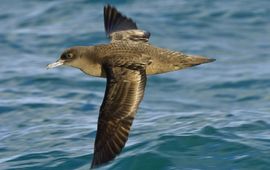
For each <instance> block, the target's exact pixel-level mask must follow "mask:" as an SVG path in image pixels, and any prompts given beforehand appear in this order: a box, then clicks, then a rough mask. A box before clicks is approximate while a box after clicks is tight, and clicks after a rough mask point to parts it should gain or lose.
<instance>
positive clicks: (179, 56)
mask: <svg viewBox="0 0 270 170" xmlns="http://www.w3.org/2000/svg"><path fill="white" fill-rule="evenodd" d="M104 26H105V31H106V34H107V36H108V37H109V38H110V39H111V43H109V44H101V45H96V46H86V47H83V46H77V47H71V48H69V49H67V50H65V51H64V52H63V54H62V55H61V57H60V59H59V60H57V62H55V63H52V64H49V65H48V68H53V67H57V66H60V65H69V66H72V67H76V68H79V69H80V70H82V71H83V72H84V73H86V74H88V75H91V76H97V77H106V78H107V86H106V91H105V96H104V99H103V102H102V105H101V108H100V113H99V118H98V127H97V135H96V140H95V149H94V156H93V161H92V166H91V167H92V168H94V167H96V166H100V165H102V164H104V163H107V162H109V161H110V160H112V159H114V158H115V156H116V155H117V154H119V153H120V152H121V150H122V149H123V147H124V146H125V143H126V141H127V139H128V135H129V131H130V128H131V125H132V122H133V119H134V117H135V114H136V111H137V108H138V106H139V104H140V102H141V100H142V98H143V94H144V89H145V84H146V75H152V74H160V73H165V72H170V71H175V70H180V69H184V68H187V67H192V66H195V65H199V64H203V63H209V62H212V61H214V59H208V58H206V57H202V56H194V55H187V54H184V53H182V52H176V51H171V50H168V49H163V48H158V47H154V46H152V45H151V44H150V43H148V40H149V37H150V33H149V32H146V31H143V30H139V29H138V28H137V25H136V23H135V22H134V21H132V19H130V18H128V17H126V16H124V15H122V14H121V13H120V12H118V11H117V9H116V8H114V7H112V6H110V5H106V6H105V7H104Z"/></svg>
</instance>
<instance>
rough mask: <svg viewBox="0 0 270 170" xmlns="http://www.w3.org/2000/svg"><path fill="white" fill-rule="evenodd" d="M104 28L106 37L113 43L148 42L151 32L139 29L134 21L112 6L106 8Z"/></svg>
mask: <svg viewBox="0 0 270 170" xmlns="http://www.w3.org/2000/svg"><path fill="white" fill-rule="evenodd" d="M104 27H105V32H106V35H107V36H108V37H109V38H111V39H112V41H117V40H131V41H142V42H147V41H148V39H149V37H150V33H149V32H147V31H143V30H140V29H138V28H137V25H136V23H135V22H134V21H133V20H132V19H130V18H128V17H126V16H125V15H123V14H121V13H120V12H119V11H117V9H116V8H115V7H113V6H111V5H106V6H104Z"/></svg>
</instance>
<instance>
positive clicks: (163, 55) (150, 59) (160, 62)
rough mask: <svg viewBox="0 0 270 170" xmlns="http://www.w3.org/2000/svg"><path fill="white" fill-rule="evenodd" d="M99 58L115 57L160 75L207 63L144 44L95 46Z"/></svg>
mask: <svg viewBox="0 0 270 170" xmlns="http://www.w3.org/2000/svg"><path fill="white" fill-rule="evenodd" d="M96 51H97V55H98V57H99V58H101V59H102V58H104V57H110V56H111V57H116V58H117V60H121V62H123V63H125V62H132V63H138V64H145V65H146V74H147V75H151V74H160V73H165V72H170V71H175V70H180V69H184V68H187V67H191V66H195V65H199V64H202V63H207V62H209V59H208V58H206V57H201V56H191V55H187V54H184V53H182V52H177V51H172V50H169V49H165V48H159V47H155V46H153V45H151V44H150V43H144V42H131V41H119V42H112V43H110V44H106V45H97V46H96Z"/></svg>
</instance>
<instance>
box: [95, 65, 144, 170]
mask: <svg viewBox="0 0 270 170" xmlns="http://www.w3.org/2000/svg"><path fill="white" fill-rule="evenodd" d="M114 64H115V63H114ZM114 64H104V66H103V69H104V71H105V74H106V76H107V86H106V92H105V96H104V99H103V103H102V105H101V108H100V113H99V118H98V127H97V135H96V140H95V149H94V158H93V161H92V166H91V167H92V168H94V167H96V166H99V165H101V164H104V163H107V162H108V161H110V160H112V159H114V158H115V156H116V155H117V154H119V153H120V152H121V150H122V148H123V147H124V146H125V143H126V141H127V139H128V135H129V130H130V127H131V125H132V122H133V119H134V116H135V114H136V111H137V108H138V106H139V103H140V101H141V100H142V98H143V94H144V88H145V84H146V73H145V68H144V67H143V66H142V65H140V64H139V65H137V64H131V65H129V64H126V65H118V66H115V65H114Z"/></svg>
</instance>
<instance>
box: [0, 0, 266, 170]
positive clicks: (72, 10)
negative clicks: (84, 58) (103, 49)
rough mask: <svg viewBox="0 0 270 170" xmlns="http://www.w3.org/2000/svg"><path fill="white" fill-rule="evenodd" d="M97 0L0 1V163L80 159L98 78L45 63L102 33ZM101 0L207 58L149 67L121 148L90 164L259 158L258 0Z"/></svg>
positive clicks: (262, 7)
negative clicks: (159, 69) (184, 65)
mask: <svg viewBox="0 0 270 170" xmlns="http://www.w3.org/2000/svg"><path fill="white" fill-rule="evenodd" d="M108 2H109V1H98V0H65V1H63V0H46V1H45V0H27V1H26V0H25V1H22V0H2V1H1V5H0V60H1V61H0V169H1V170H15V169H16V170H45V169H46V170H47V169H50V170H69V169H78V170H84V169H89V167H90V162H91V160H92V157H93V146H94V140H95V134H96V124H97V117H98V112H99V107H100V104H101V102H102V99H103V95H104V89H105V83H106V82H105V79H102V78H94V77H89V76H87V75H85V74H82V73H81V72H80V71H79V70H77V69H72V68H67V67H63V68H58V69H53V70H46V65H47V64H48V63H51V62H53V61H55V60H56V59H57V58H58V57H59V55H60V54H61V52H62V51H63V50H64V49H65V48H67V47H70V46H74V45H94V44H100V43H107V42H108V40H107V39H106V38H105V34H104V28H103V14H102V13H103V5H104V4H106V3H108ZM110 3H112V4H113V5H115V6H117V8H118V9H119V10H120V11H122V12H123V13H124V14H126V15H128V16H130V17H132V18H133V19H134V20H135V21H136V22H137V24H138V26H139V27H140V28H142V29H144V30H147V31H150V32H151V35H152V37H151V40H150V42H151V43H152V44H155V45H156V46H159V47H164V48H170V49H174V50H178V51H183V52H185V53H191V54H197V55H204V56H208V57H210V58H216V59H217V61H216V62H214V63H210V64H204V65H200V66H197V67H194V68H189V69H185V70H181V71H176V72H171V73H168V74H162V75H155V76H150V77H149V78H148V82H147V87H146V91H145V97H144V100H143V102H142V103H141V105H140V109H139V110H138V113H137V116H136V119H135V121H134V123H133V126H132V130H131V133H130V137H129V140H128V142H127V144H126V147H125V148H124V150H123V151H122V153H121V154H120V155H119V156H118V157H117V158H116V159H115V160H114V161H112V162H110V163H109V164H107V165H105V166H103V167H100V168H99V169H123V170H126V169H128V170H139V169H143V170H147V169H149V170H152V169H153V170H178V169H183V170H212V169H213V170H216V169H220V170H222V169H224V170H228V169H233V170H241V169H243V170H244V169H245V170H246V169H250V170H255V169H256V170H264V169H265V170H267V169H269V167H270V130H269V129H270V104H269V100H270V78H269V77H270V22H269V21H270V1H269V0H260V1H253V0H238V1H233V0H228V1H225V0H223V1H221V0H219V1H218V0H196V1H195V0H194V1H190V0H167V1H164V0H155V1H154V0H150V1H145V0H115V1H110Z"/></svg>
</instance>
